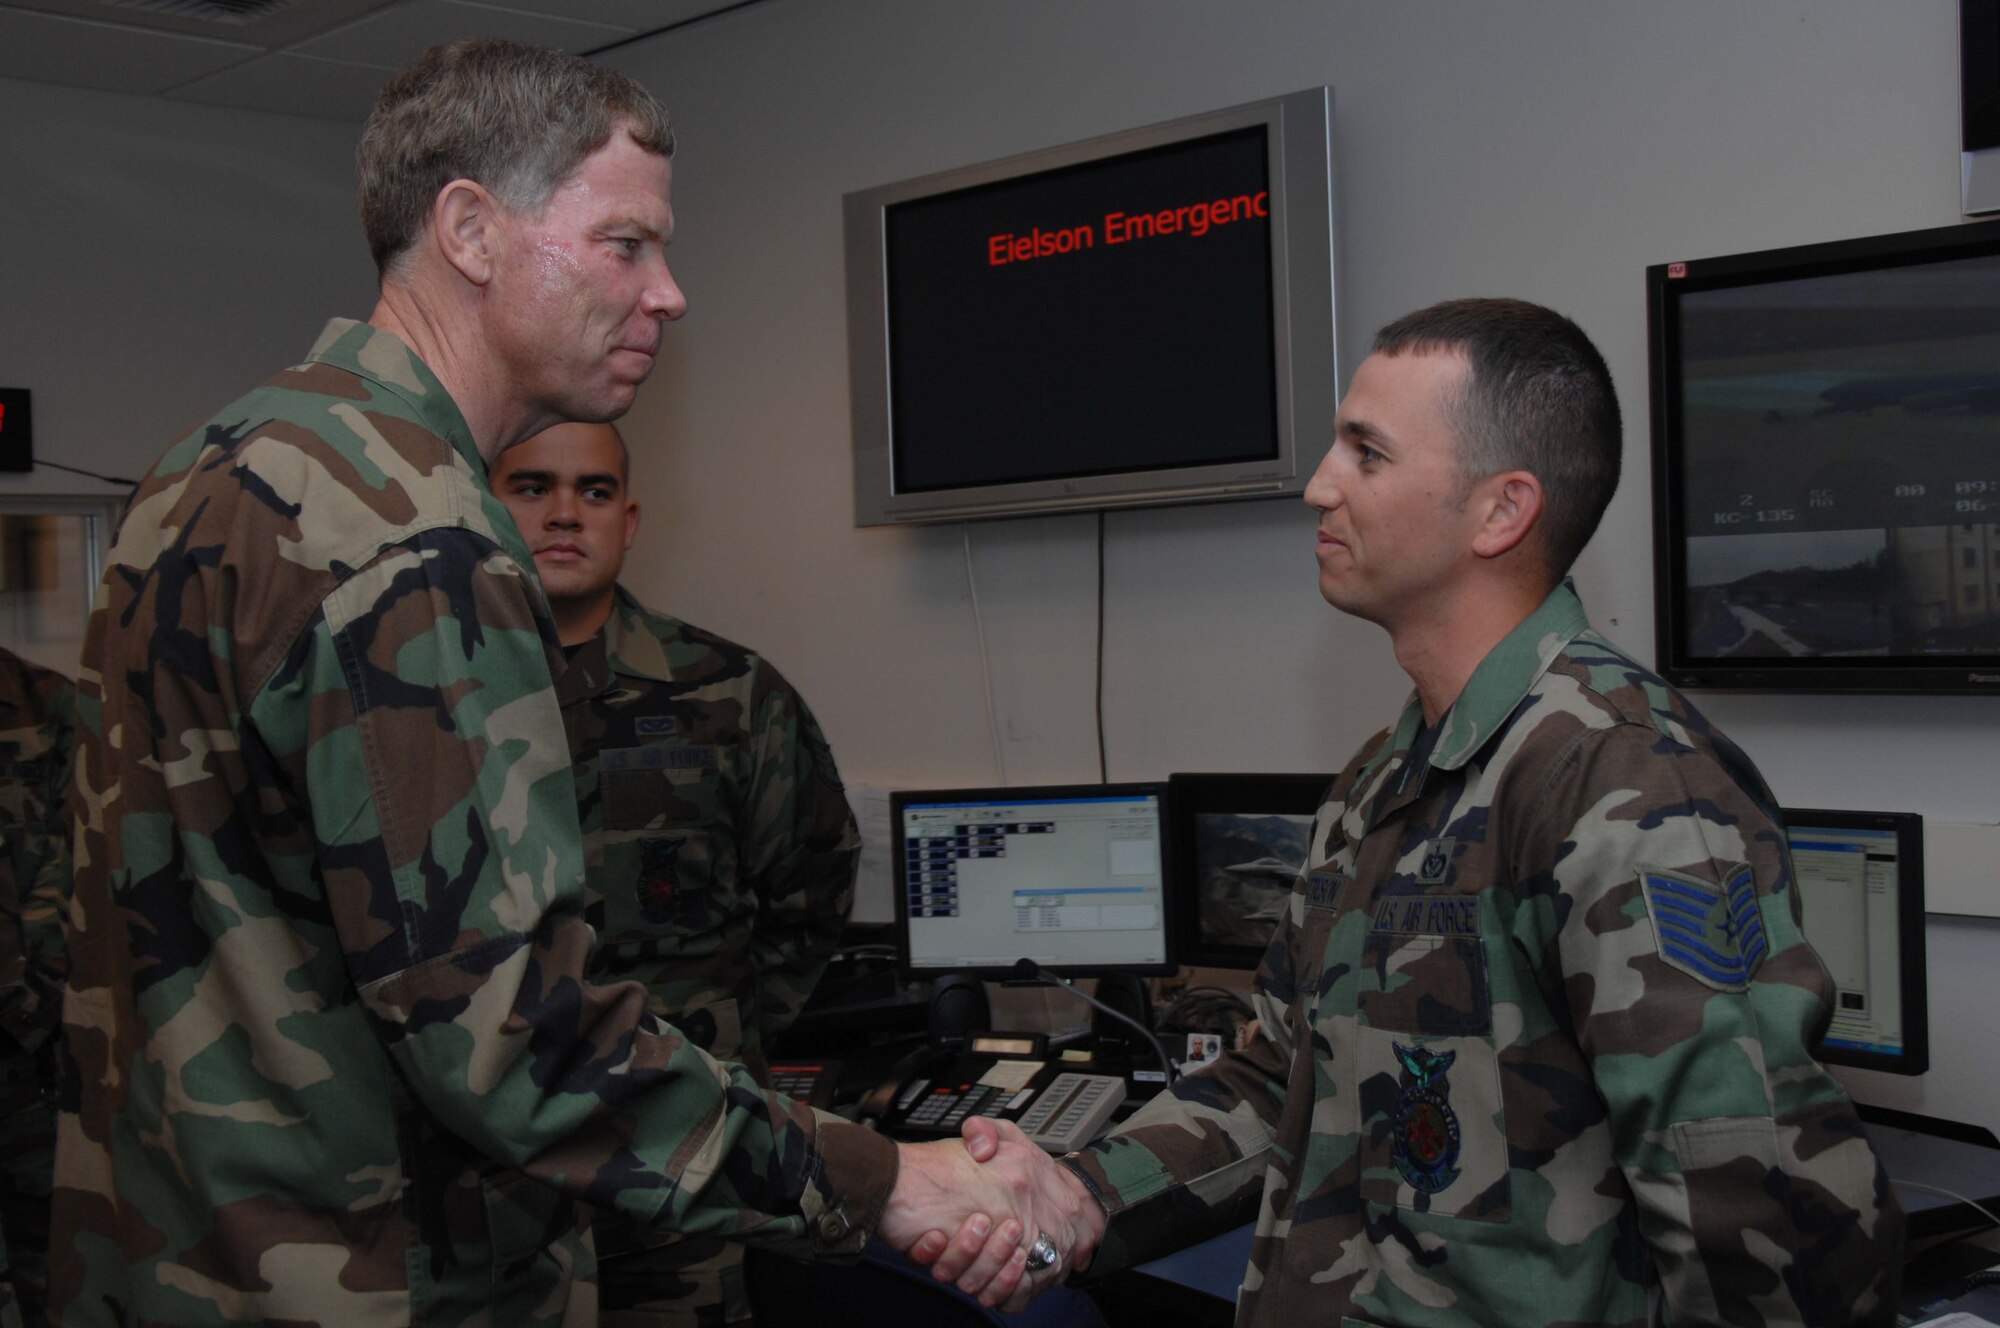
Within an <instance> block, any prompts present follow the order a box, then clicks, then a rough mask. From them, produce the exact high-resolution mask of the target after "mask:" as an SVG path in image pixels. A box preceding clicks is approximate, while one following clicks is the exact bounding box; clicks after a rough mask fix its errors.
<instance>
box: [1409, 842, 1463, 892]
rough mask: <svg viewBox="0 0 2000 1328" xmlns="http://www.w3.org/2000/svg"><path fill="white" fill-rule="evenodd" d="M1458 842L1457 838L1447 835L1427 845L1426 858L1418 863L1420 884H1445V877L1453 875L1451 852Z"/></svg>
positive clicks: (1418, 880)
mask: <svg viewBox="0 0 2000 1328" xmlns="http://www.w3.org/2000/svg"><path fill="white" fill-rule="evenodd" d="M1457 844H1458V841H1457V840H1456V839H1453V838H1451V837H1450V836H1447V837H1445V838H1443V839H1433V840H1432V841H1431V842H1430V844H1429V845H1428V846H1426V847H1425V849H1424V860H1423V861H1422V862H1420V863H1418V864H1417V883H1418V884H1419V885H1443V884H1444V882H1445V878H1446V877H1448V876H1450V875H1451V854H1452V849H1453V848H1455V847H1456V846H1457Z"/></svg>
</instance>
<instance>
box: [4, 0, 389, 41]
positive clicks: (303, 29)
mask: <svg viewBox="0 0 2000 1328" xmlns="http://www.w3.org/2000/svg"><path fill="white" fill-rule="evenodd" d="M393 3H395V0H287V3H285V4H283V5H280V6H279V7H278V8H277V9H276V10H271V11H266V12H263V13H259V14H257V15H255V16H254V17H249V16H245V15H242V14H240V13H239V15H237V16H236V17H234V18H232V17H229V16H223V15H202V16H197V15H195V14H181V13H169V12H163V11H159V10H154V9H140V8H133V7H132V5H131V4H130V3H120V0H0V8H7V9H39V10H42V11H43V12H45V13H51V14H66V15H68V16H69V17H71V18H83V19H94V20H96V21H97V22H99V23H106V24H115V25H117V26H119V27H133V28H151V29H153V30H154V31H156V32H178V33H180V34H181V35H183V36H188V37H210V38H213V39H214V40H216V41H224V42H246V43H248V44H249V45H252V46H260V47H262V48H263V49H265V50H267V51H277V50H283V49H284V48H285V47H287V46H289V45H291V44H292V43H293V42H296V41H303V40H305V39H306V38H307V37H310V36H313V35H314V34H316V33H320V32H324V31H326V30H327V29H328V28H331V27H334V26H336V25H338V24H341V23H345V22H347V21H348V20H349V19H353V18H358V17H359V16H361V15H362V14H364V13H366V12H367V11H369V10H371V9H380V8H382V7H383V6H384V5H386V4H393Z"/></svg>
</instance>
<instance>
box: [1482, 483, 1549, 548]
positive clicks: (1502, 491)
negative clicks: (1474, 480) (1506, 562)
mask: <svg viewBox="0 0 2000 1328" xmlns="http://www.w3.org/2000/svg"><path fill="white" fill-rule="evenodd" d="M1473 504H1474V511H1475V513H1476V515H1477V516H1478V518H1479V525H1478V528H1477V529H1476V530H1474V531H1473V536H1472V551H1473V552H1474V553H1475V554H1477V555H1479V556H1480V557H1481V558H1498V557H1500V556H1501V555H1502V554H1504V553H1507V552H1508V551H1510V550H1512V549H1514V548H1516V547H1518V546H1519V545H1520V543H1521V542H1522V541H1523V540H1525V539H1527V538H1528V533H1529V532H1530V531H1532V530H1533V529H1534V528H1535V527H1536V525H1537V524H1539V523H1540V521H1541V519H1542V482H1541V481H1540V480H1538V479H1536V478H1535V477H1534V476H1533V475H1531V474H1529V473H1528V472H1527V471H1525V470H1507V471H1502V472H1501V473H1500V474H1498V475H1489V476H1487V477H1486V478H1485V479H1483V480H1481V481H1480V482H1479V484H1478V486H1477V487H1476V488H1475V489H1474V490H1473Z"/></svg>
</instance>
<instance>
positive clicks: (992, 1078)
mask: <svg viewBox="0 0 2000 1328" xmlns="http://www.w3.org/2000/svg"><path fill="white" fill-rule="evenodd" d="M1041 1072H1042V1063H1041V1062H1040V1061H995V1062H993V1068H992V1069H990V1070H988V1071H987V1072H986V1073H985V1074H982V1075H980V1076H979V1082H980V1083H982V1084H990V1085H992V1086H993V1087H994V1088H1006V1089H1014V1088H1026V1087H1027V1086H1028V1081H1029V1080H1030V1079H1033V1078H1034V1077H1035V1076H1036V1075H1038V1074H1040V1073H1041Z"/></svg>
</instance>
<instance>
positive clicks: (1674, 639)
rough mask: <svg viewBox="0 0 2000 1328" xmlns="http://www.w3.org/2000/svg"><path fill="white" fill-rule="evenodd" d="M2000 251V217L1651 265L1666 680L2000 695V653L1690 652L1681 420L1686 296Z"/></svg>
mask: <svg viewBox="0 0 2000 1328" xmlns="http://www.w3.org/2000/svg"><path fill="white" fill-rule="evenodd" d="M1993 254H2000V221H1979V222H1966V223H1963V224H1960V225H1955V226H1940V227H1933V228H1931V229H1929V230H1921V231H1903V232H1899V233H1897V234H1894V235H1873V236H1867V237H1864V238H1861V239H1855V240H1838V241H1834V242H1832V243H1827V244H1811V245H1800V246H1798V247H1795V248H1788V249H1765V250H1759V251H1757V252H1755V253H1745V254H1732V255H1729V256H1726V257H1721V258H1703V259H1693V260H1689V261H1686V262H1677V263H1656V264H1654V265H1652V266H1650V267H1648V268H1647V269H1646V341H1647V359H1648V386H1649V389H1650V395H1651V423H1652V474H1653V584H1654V628H1655V638H1654V642H1655V644H1654V649H1655V654H1656V662H1657V667H1658V670H1659V672H1660V675H1661V676H1662V677H1664V678H1665V679H1666V680H1667V681H1668V682H1671V683H1673V684H1674V685H1675V686H1678V687H1685V688H1690V689H1700V688H1715V689H1725V690H1742V691H1826V692H1953V693H1969V694H1982V693H1985V694H1990V693H1995V692H2000V651H1996V652H1993V653H1990V654H1985V655H1954V656H1950V657H1939V658H1936V659H1922V658H1918V657H1912V656H1891V657H1884V662H1882V663H1880V664H1859V663H1856V662H1854V659H1853V658H1852V657H1832V658H1829V657H1821V658H1809V659H1786V660H1771V659H1759V660H1757V661H1755V662H1754V663H1737V662H1733V661H1726V660H1714V659H1709V658H1705V657H1697V656H1695V655H1693V654H1692V653H1691V651H1690V650H1689V649H1688V642H1689V640H1690V639H1691V633H1692V631H1693V627H1694V624H1693V623H1692V621H1691V620H1690V615H1689V614H1688V611H1687V528H1686V515H1687V513H1686V503H1685V494H1684V491H1683V485H1682V475H1683V472H1684V468H1685V432H1684V429H1685V422H1684V420H1683V418H1682V414H1681V391H1680V386H1681V377H1680V369H1681V345H1680V320H1679V317H1678V313H1679V309H1680V299H1681V297H1682V296H1685V295H1689V294H1694V293H1699V292H1704V291H1712V290H1722V289H1729V288H1734V287H1743V286H1756V285H1765V284H1769V283H1774V282H1781V281H1795V280H1799V279H1802V278H1810V277H1826V276H1838V275H1841V274H1844V273H1851V272H1866V271H1880V270H1885V269H1889V268H1896V267H1908V266H1913V265H1916V264H1921V263H1939V262H1950V261H1953V260H1955V259H1965V258H1975V257H1982V256H1988V255H1993Z"/></svg>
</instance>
